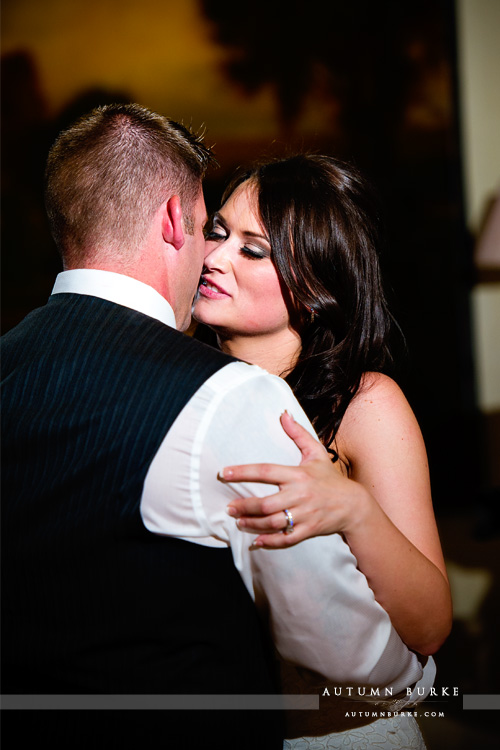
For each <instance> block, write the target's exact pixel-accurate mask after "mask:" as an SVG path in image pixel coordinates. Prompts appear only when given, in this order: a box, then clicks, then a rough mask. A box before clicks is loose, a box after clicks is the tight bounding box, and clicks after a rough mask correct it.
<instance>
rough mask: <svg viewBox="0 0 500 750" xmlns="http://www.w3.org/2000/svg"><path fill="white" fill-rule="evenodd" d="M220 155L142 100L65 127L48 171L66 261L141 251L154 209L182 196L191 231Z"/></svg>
mask: <svg viewBox="0 0 500 750" xmlns="http://www.w3.org/2000/svg"><path fill="white" fill-rule="evenodd" d="M212 160H213V157H212V154H211V152H210V149H208V148H207V147H206V146H205V145H204V144H203V142H202V137H201V136H198V135H196V134H194V133H192V132H191V131H190V130H188V129H187V128H185V127H184V126H183V125H180V124H179V123H177V122H174V121H173V120H170V119H169V118H167V117H164V116H162V115H158V114H156V113H154V112H151V111H149V110H147V109H146V108H144V107H141V106H140V105H138V104H111V105H106V106H103V107H97V108H96V109H94V110H93V111H92V112H90V113H89V114H88V115H85V116H84V117H82V118H81V119H80V120H78V121H77V122H76V123H75V124H73V125H72V126H70V127H69V128H68V129H67V130H64V131H63V132H62V133H61V134H60V135H59V137H58V138H57V140H56V141H55V143H54V145H53V146H52V148H51V150H50V152H49V156H48V160H47V167H46V172H45V205H46V209H47V214H48V217H49V222H50V227H51V231H52V234H53V237H54V240H55V242H56V245H57V246H58V249H59V251H60V253H61V256H62V258H63V261H64V263H65V265H66V266H69V267H75V266H78V265H81V264H82V263H84V262H85V261H86V260H87V261H88V259H89V258H96V257H103V256H106V257H108V256H110V257H113V256H117V255H119V256H120V258H121V259H122V261H126V259H127V256H128V257H131V258H132V257H133V255H134V253H135V252H136V251H137V250H138V249H139V248H140V246H141V243H142V241H143V239H144V237H145V235H146V232H147V230H148V227H149V225H150V222H151V220H152V218H153V215H154V213H155V212H156V211H157V209H158V208H159V206H160V205H161V204H162V202H163V201H164V200H166V199H167V198H169V197H170V196H172V195H179V197H180V199H181V205H182V209H183V212H184V224H185V229H186V231H187V232H188V233H191V232H192V231H193V219H192V210H193V207H194V204H195V202H196V200H197V198H198V197H199V194H200V190H201V182H202V179H203V176H204V174H205V172H206V169H207V167H208V165H209V164H210V162H211V161H212Z"/></svg>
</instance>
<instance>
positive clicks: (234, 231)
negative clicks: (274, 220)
mask: <svg viewBox="0 0 500 750" xmlns="http://www.w3.org/2000/svg"><path fill="white" fill-rule="evenodd" d="M257 216H258V212H257V202H256V196H255V191H254V187H253V185H252V184H251V183H248V182H244V183H242V184H241V185H239V186H238V188H237V189H236V190H235V191H234V193H233V194H232V195H231V196H230V198H229V200H228V201H227V202H226V203H225V204H224V205H223V207H222V208H221V210H220V211H219V212H218V213H217V214H215V216H214V218H213V222H212V225H211V226H210V227H209V230H208V233H206V256H205V270H204V272H203V276H202V280H201V284H200V288H199V291H198V295H197V298H196V303H195V307H194V317H195V318H196V320H199V321H200V322H201V323H206V324H207V325H209V326H211V327H213V328H215V329H216V330H218V331H220V332H221V333H222V334H223V335H224V333H226V334H229V335H231V334H232V335H238V334H243V335H248V336H256V335H275V334H278V333H279V332H281V331H286V330H288V329H289V323H290V319H289V315H288V310H287V307H286V304H285V300H284V299H283V294H282V290H281V285H280V281H279V279H278V275H277V273H276V269H275V267H274V265H273V262H272V260H271V247H270V245H269V242H268V240H267V239H266V235H265V230H264V229H263V227H262V226H261V224H260V222H259V220H258V218H257Z"/></svg>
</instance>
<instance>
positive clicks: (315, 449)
mask: <svg viewBox="0 0 500 750" xmlns="http://www.w3.org/2000/svg"><path fill="white" fill-rule="evenodd" d="M280 422H281V426H282V427H283V429H284V430H285V432H286V434H287V435H288V437H289V438H291V439H292V440H293V442H294V443H295V445H296V446H297V448H298V449H299V450H300V452H301V453H302V462H304V461H306V460H308V459H311V458H321V457H324V455H325V453H326V450H325V448H324V446H323V445H321V443H320V442H319V441H318V440H317V439H316V438H314V437H313V436H312V435H311V434H310V433H309V432H308V431H307V430H306V429H305V428H304V427H302V425H300V424H299V423H298V422H296V421H295V419H294V418H293V417H292V415H291V414H290V413H289V412H287V411H285V412H283V414H282V415H281V417H280Z"/></svg>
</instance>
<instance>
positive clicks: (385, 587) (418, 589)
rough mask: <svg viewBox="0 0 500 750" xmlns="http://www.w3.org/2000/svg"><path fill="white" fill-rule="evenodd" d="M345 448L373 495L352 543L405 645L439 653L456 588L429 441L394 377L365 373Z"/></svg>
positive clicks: (349, 533) (340, 444)
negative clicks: (436, 507) (437, 511)
mask: <svg viewBox="0 0 500 750" xmlns="http://www.w3.org/2000/svg"><path fill="white" fill-rule="evenodd" d="M337 448H338V451H339V454H340V455H341V457H344V458H345V459H347V462H348V465H349V468H350V477H351V479H352V480H353V481H356V482H359V483H360V484H361V485H363V487H365V489H366V490H368V493H369V494H367V495H365V496H364V499H362V500H361V502H360V503H359V505H358V511H357V513H356V514H352V515H351V518H350V520H349V522H348V524H347V526H346V528H345V531H344V535H345V538H346V541H347V542H348V544H349V546H350V547H351V550H352V552H353V554H354V555H355V557H356V558H357V561H358V565H359V568H360V570H362V571H363V573H364V574H365V576H366V577H367V579H368V583H369V584H370V586H371V588H372V589H373V591H374V593H375V596H376V598H377V600H378V601H379V603H380V604H381V605H382V606H383V607H384V609H386V610H387V612H388V613H389V615H390V617H391V620H392V622H393V624H394V627H395V628H396V630H397V631H398V633H399V634H400V636H401V637H402V639H403V640H404V641H405V643H407V644H408V645H409V646H410V647H411V648H413V649H414V650H416V651H418V652H420V653H422V654H431V653H434V652H435V651H437V649H438V648H439V647H440V645H441V644H442V642H443V641H444V640H445V638H446V637H447V635H448V633H449V630H450V627H451V620H452V608H451V597H450V589H449V584H448V578H447V575H446V568H445V564H444V559H443V554H442V551H441V544H440V541H439V536H438V531H437V527H436V521H435V518H434V511H433V508H432V499H431V490H430V481H429V470H428V464H427V455H426V451H425V446H424V442H423V439H422V435H421V432H420V429H419V427H418V424H417V421H416V419H415V416H414V414H413V412H412V410H411V408H410V406H409V404H408V402H407V400H406V398H405V397H404V395H403V393H402V392H401V390H400V389H399V387H398V386H397V385H396V383H395V382H394V381H393V380H391V379H390V378H388V377H386V376H384V375H381V374H377V373H372V374H369V375H367V376H366V377H365V380H364V382H363V384H362V387H361V389H360V391H359V393H358V395H357V396H356V398H355V399H354V400H353V401H352V403H351V405H350V407H349V408H348V410H347V413H346V416H345V417H344V419H343V421H342V424H341V427H340V430H339V433H338V439H337ZM374 500H375V501H376V502H374Z"/></svg>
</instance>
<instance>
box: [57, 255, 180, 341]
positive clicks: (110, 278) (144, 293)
mask: <svg viewBox="0 0 500 750" xmlns="http://www.w3.org/2000/svg"><path fill="white" fill-rule="evenodd" d="M65 293H66V294H68V293H69V294H88V295H90V296H91V297H100V298H101V299H105V300H108V302H114V303H115V304H117V305H123V306H124V307H129V308H130V309H131V310H137V312H140V313H143V314H144V315H149V317H150V318H156V320H159V321H160V322H161V323H165V325H167V326H170V327H171V328H175V327H176V325H175V315H174V311H173V310H172V307H171V305H170V303H169V302H167V300H166V299H165V298H164V297H162V296H161V294H160V293H159V292H157V291H156V289H153V287H151V286H149V285H148V284H144V283H143V282H142V281H138V280H137V279H133V278H132V277H131V276H124V275H123V274H121V273H113V272H112V271H100V270H98V269H95V268H76V269H74V270H72V271H63V272H62V273H60V274H58V276H57V278H56V281H55V284H54V288H53V289H52V294H65Z"/></svg>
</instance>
